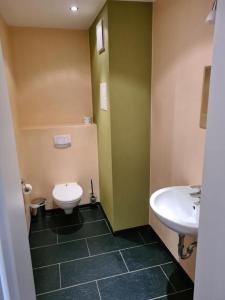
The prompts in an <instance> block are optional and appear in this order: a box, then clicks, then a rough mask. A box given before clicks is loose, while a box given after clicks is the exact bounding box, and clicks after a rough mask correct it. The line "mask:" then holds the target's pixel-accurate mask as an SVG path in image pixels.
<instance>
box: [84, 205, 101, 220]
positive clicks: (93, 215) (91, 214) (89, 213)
mask: <svg viewBox="0 0 225 300" xmlns="http://www.w3.org/2000/svg"><path fill="white" fill-rule="evenodd" d="M79 216H80V222H81V223H82V222H91V221H97V220H102V219H105V215H104V213H103V211H102V209H101V208H100V206H99V205H96V206H93V207H90V208H89V209H80V210H79Z"/></svg>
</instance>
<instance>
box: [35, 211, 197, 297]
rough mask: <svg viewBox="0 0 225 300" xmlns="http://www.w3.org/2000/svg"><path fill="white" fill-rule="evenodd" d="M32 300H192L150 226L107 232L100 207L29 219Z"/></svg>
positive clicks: (186, 284) (182, 276)
mask: <svg viewBox="0 0 225 300" xmlns="http://www.w3.org/2000/svg"><path fill="white" fill-rule="evenodd" d="M30 247H31V257H32V263H33V271H34V280H35V287H36V294H37V299H38V300H126V299H129V300H153V299H161V300H192V299H193V283H192V282H191V280H190V279H189V278H188V276H187V275H186V274H185V273H184V271H183V270H182V269H181V268H180V267H179V265H178V264H177V263H176V262H175V261H174V259H173V258H172V256H171V255H170V253H169V252H168V250H167V249H166V248H165V247H164V245H163V244H162V242H161V241H160V239H159V238H158V237H157V235H156V234H155V232H154V231H153V230H152V229H151V227H150V226H143V227H138V228H134V229H129V230H125V231H121V232H118V233H116V234H114V235H113V234H112V233H111V230H110V227H109V225H108V223H107V220H106V218H105V214H104V212H103V211H102V209H101V206H100V205H96V206H87V207H79V208H76V209H74V212H73V214H72V215H70V216H66V215H64V212H63V211H62V210H60V209H55V210H52V211H48V212H46V214H45V216H41V215H39V216H37V217H35V218H32V222H31V231H30Z"/></svg>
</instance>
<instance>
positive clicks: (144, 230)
mask: <svg viewBox="0 0 225 300" xmlns="http://www.w3.org/2000/svg"><path fill="white" fill-rule="evenodd" d="M138 232H139V233H140V234H141V236H142V238H143V240H144V242H145V243H152V242H155V241H159V237H158V236H157V234H156V233H155V231H154V230H153V229H152V228H151V227H150V226H149V225H147V226H143V227H141V228H139V229H138Z"/></svg>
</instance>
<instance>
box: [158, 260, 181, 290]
mask: <svg viewBox="0 0 225 300" xmlns="http://www.w3.org/2000/svg"><path fill="white" fill-rule="evenodd" d="M160 269H161V271H162V272H163V274H164V275H165V277H166V279H167V280H168V282H169V284H170V285H171V286H172V288H173V289H174V292H177V289H176V288H175V286H174V285H173V283H172V282H171V281H170V279H169V277H168V276H167V274H166V272H165V271H164V270H163V268H162V267H161V266H160Z"/></svg>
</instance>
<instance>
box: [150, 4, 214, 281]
mask: <svg viewBox="0 0 225 300" xmlns="http://www.w3.org/2000/svg"><path fill="white" fill-rule="evenodd" d="M211 4H212V1H211V0H198V1H196V0H189V1H186V0H168V1H164V0H158V1H157V2H155V3H154V14H153V15H154V17H153V74H152V75H153V76H152V113H151V184H150V185H151V191H152V192H154V191H155V190H157V189H160V188H162V187H166V186H173V185H190V184H201V181H202V167H203V154H204V153H203V151H204V138H205V131H204V130H203V129H200V128H199V117H200V106H201V93H202V83H203V70H204V66H206V65H210V64H211V56H212V37H213V27H212V26H209V25H207V24H206V23H205V18H206V16H207V14H208V12H209V10H210V7H211ZM150 224H151V225H152V226H153V228H154V229H155V230H156V232H157V233H158V234H159V235H160V236H161V238H162V240H163V241H164V243H165V244H166V245H167V247H168V248H169V249H170V251H171V252H172V253H173V254H174V255H175V256H176V257H177V234H175V233H174V232H172V231H170V230H168V229H166V227H164V226H163V225H161V224H160V223H159V222H158V221H157V220H156V218H155V217H154V216H153V215H152V212H151V211H150ZM182 265H183V266H184V268H185V270H186V271H187V273H188V274H189V275H190V276H191V277H192V278H194V265H195V259H194V257H192V258H191V259H189V260H187V261H183V262H182Z"/></svg>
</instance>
